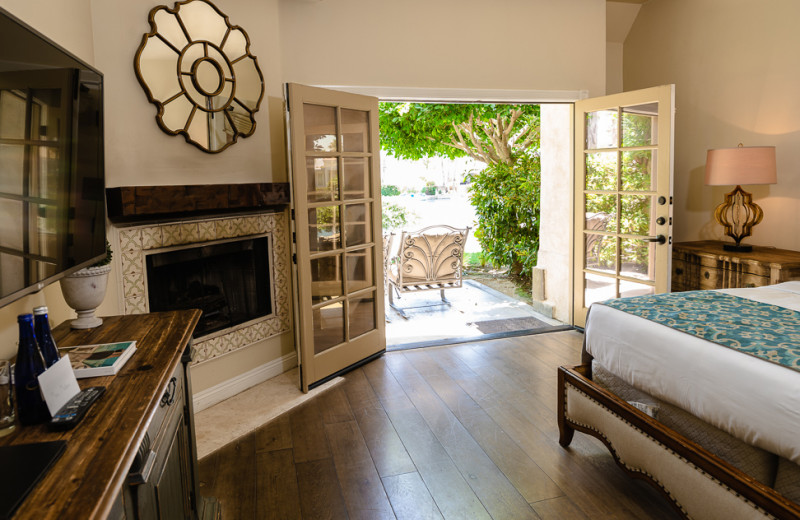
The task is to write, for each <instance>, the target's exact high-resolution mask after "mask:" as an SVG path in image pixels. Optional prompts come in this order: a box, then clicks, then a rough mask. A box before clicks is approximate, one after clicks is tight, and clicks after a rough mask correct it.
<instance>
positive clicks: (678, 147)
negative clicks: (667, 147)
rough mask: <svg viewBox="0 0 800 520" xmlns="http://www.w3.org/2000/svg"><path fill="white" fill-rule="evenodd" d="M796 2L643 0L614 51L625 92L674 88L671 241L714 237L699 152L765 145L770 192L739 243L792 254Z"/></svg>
mask: <svg viewBox="0 0 800 520" xmlns="http://www.w3.org/2000/svg"><path fill="white" fill-rule="evenodd" d="M799 19H800V2H796V1H795V0H770V1H768V2H752V1H748V0H650V1H648V2H646V3H645V4H644V5H643V6H642V8H641V11H640V12H639V15H638V17H637V19H636V22H635V23H634V25H633V27H632V29H631V31H630V33H629V35H628V38H627V40H626V41H625V48H624V86H625V90H631V89H637V88H643V87H649V86H654V85H660V84H665V83H675V85H676V87H675V92H676V107H677V112H676V116H675V121H676V128H675V228H674V229H675V240H677V241H685V240H697V239H714V238H721V237H722V228H721V227H720V226H719V225H717V224H716V223H715V222H714V219H713V214H712V213H713V210H714V207H715V206H716V205H717V204H719V203H720V202H722V200H723V197H724V193H725V192H727V191H730V189H731V188H726V187H714V188H712V187H706V186H704V185H703V172H704V168H705V159H706V151H707V150H708V149H709V148H723V147H732V146H736V145H737V144H738V143H740V142H742V143H744V144H745V145H775V146H776V147H777V156H778V184H776V185H772V186H751V187H747V186H745V189H746V190H747V191H751V192H752V193H753V196H754V200H755V201H756V202H757V203H758V204H759V205H760V206H761V207H762V208H763V209H764V220H763V222H762V223H761V224H760V225H758V226H757V227H756V228H755V229H754V236H753V237H751V238H749V239H746V242H747V243H751V244H757V245H769V246H777V247H782V248H787V249H798V250H800V232H799V231H800V229H798V227H799V226H800V224H798V223H800V204H798V199H800V146H798V139H800V95H798V92H800V52H798V49H800V31H798V30H797V27H796V25H797V20H799Z"/></svg>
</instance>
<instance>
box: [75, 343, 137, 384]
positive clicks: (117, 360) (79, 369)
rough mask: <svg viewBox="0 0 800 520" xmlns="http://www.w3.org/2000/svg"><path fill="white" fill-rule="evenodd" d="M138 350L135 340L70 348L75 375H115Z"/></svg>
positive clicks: (80, 376)
mask: <svg viewBox="0 0 800 520" xmlns="http://www.w3.org/2000/svg"><path fill="white" fill-rule="evenodd" d="M135 351H136V342H135V341H120V342H118V343H103V344H101V345H85V346H80V347H72V348H70V349H69V359H70V362H71V364H72V370H73V371H74V372H75V377H77V378H79V379H80V378H85V377H98V376H113V375H114V374H116V373H117V372H119V369H120V368H122V366H123V365H124V364H125V362H126V361H128V358H130V357H131V355H133V353H134V352H135Z"/></svg>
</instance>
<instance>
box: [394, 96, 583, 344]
mask: <svg viewBox="0 0 800 520" xmlns="http://www.w3.org/2000/svg"><path fill="white" fill-rule="evenodd" d="M558 106H561V107H562V110H561V112H560V115H561V117H562V119H563V121H561V122H560V125H559V126H560V127H561V128H566V129H570V128H571V125H570V121H571V111H570V110H568V109H567V110H566V111H564V110H563V107H565V106H566V107H567V108H568V107H569V105H558ZM539 108H540V105H538V104H531V103H526V104H514V105H512V104H508V103H503V104H497V103H485V104H476V103H469V104H464V103H459V104H448V103H420V102H415V103H412V102H400V103H397V102H394V103H392V102H385V103H382V104H381V130H380V131H381V133H382V138H381V141H382V152H381V154H382V155H381V186H382V188H381V191H382V205H383V209H384V215H383V224H384V233H385V235H384V236H386V233H390V234H391V235H390V238H389V240H390V244H391V249H390V250H389V251H388V252H387V254H386V257H387V260H388V261H387V265H386V269H387V270H388V272H389V273H390V274H389V276H388V278H387V282H388V283H387V284H386V285H387V292H389V291H391V293H390V294H389V295H388V296H391V297H392V298H391V300H393V301H390V300H389V299H388V298H387V303H386V306H385V308H386V321H387V324H386V333H387V348H388V349H399V348H408V347H411V346H417V345H420V346H422V345H425V346H427V345H430V344H431V343H432V342H435V343H445V344H446V343H453V342H458V341H462V340H464V341H466V340H475V339H477V338H482V339H483V338H485V339H489V338H494V337H506V336H510V335H521V334H530V333H535V332H540V331H546V330H551V329H552V327H558V326H562V327H563V326H564V321H566V320H564V321H559V320H558V319H554V316H553V311H554V306H553V305H552V304H547V303H546V302H544V301H543V300H545V298H546V296H545V294H544V292H543V291H539V292H538V293H537V292H536V291H534V290H533V285H532V283H531V273H532V272H534V271H535V270H534V267H535V266H536V252H537V249H538V239H539V222H540V215H539V207H540V206H539V205H540V200H541V199H542V198H543V197H541V195H540V193H539V189H540V185H541V173H542V171H541V165H540V159H541V157H540V152H541V151H542V148H541V146H540V144H539V141H540V139H539V129H540V124H539ZM448 118H450V119H448ZM459 118H460V119H459ZM552 119H553V117H552V115H551V116H549V120H552ZM398 121H402V122H398ZM435 124H436V125H438V126H434V125H435ZM443 128H444V130H442V129H443ZM448 128H455V132H453V131H450V132H449V134H448V132H447V131H446V130H447V129H448ZM429 136H430V137H429ZM561 137H562V136H559V138H561ZM415 139H416V141H415ZM434 139H436V140H437V142H436V143H435V145H432V144H431V141H433V140H434ZM570 139H571V137H570V138H568V140H567V142H569V140H570ZM550 142H555V140H554V139H549V140H548V143H550ZM416 144H418V146H419V148H414V145H416ZM551 148H552V147H551V146H550V144H548V153H553V151H552V150H551ZM562 148H563V149H562ZM562 148H559V149H556V150H554V151H555V152H558V153H561V154H562V155H563V157H557V158H553V157H549V158H548V159H547V160H546V161H545V160H544V159H541V162H542V163H545V162H546V163H547V164H548V165H553V164H559V165H560V164H564V163H566V164H569V162H570V158H571V149H570V148H569V147H562ZM504 159H505V160H504ZM509 159H511V160H509ZM560 175H563V176H564V177H563V178H562V179H559V180H558V181H557V182H552V181H548V185H557V186H564V187H566V188H567V195H568V193H569V188H570V185H571V183H570V175H571V171H570V170H569V169H568V168H567V169H563V171H561V172H560ZM566 200H567V201H569V200H570V199H569V197H568V196H567V198H566ZM545 206H546V205H545ZM560 209H561V211H564V214H563V215H561V218H560V219H558V220H557V222H559V221H560V222H565V221H569V220H570V219H571V213H568V211H569V205H568V204H567V205H565V206H563V207H561V208H560ZM552 210H553V208H550V209H549V211H552ZM565 210H566V211H565ZM429 226H450V227H451V228H455V229H461V230H464V229H468V238H467V240H466V243H465V245H464V251H463V265H462V267H463V271H462V273H461V274H462V275H463V276H462V277H463V283H460V284H459V287H457V288H455V289H452V290H451V289H448V290H446V291H445V293H446V294H447V296H446V300H447V301H446V302H445V301H443V298H442V296H443V294H442V295H440V291H438V290H422V291H414V293H413V294H408V293H406V292H405V291H404V290H403V287H402V286H400V285H398V284H396V283H394V284H393V283H392V282H391V279H392V278H397V277H398V273H400V272H401V271H403V270H409V269H411V268H412V266H414V265H415V264H414V263H413V261H410V260H409V259H408V258H407V257H406V256H404V255H405V254H406V252H404V251H403V250H401V248H402V247H403V246H404V245H405V243H406V242H407V241H408V240H413V238H411V235H409V234H408V233H409V232H410V231H413V230H418V229H420V228H427V227H429ZM570 229H571V228H570V227H569V226H568V227H567V228H566V231H567V233H568V232H569V231H570ZM476 231H477V233H476ZM433 232H434V231H431V232H430V233H433ZM439 232H440V233H441V231H439ZM558 232H559V234H562V235H563V233H562V231H561V230H559V231H558ZM404 233H405V234H404ZM563 237H564V239H563V240H562V242H561V244H559V247H563V248H564V251H563V252H562V254H563V255H564V256H568V255H569V248H570V241H569V240H568V238H567V237H568V234H567V235H563ZM549 242H552V240H550V241H549ZM551 246H552V245H551ZM526 255H527V256H526ZM401 263H402V264H403V268H402V269H401V266H400V264H401ZM569 281H570V276H569V272H568V271H566V272H565V273H564V276H563V280H561V281H559V282H558V283H555V284H554V287H563V288H566V290H567V294H568V288H569ZM540 285H541V284H540ZM437 287H438V286H437V285H435V284H432V285H429V286H427V287H426V286H423V287H421V288H422V289H426V288H427V289H436V288H437ZM417 288H419V286H415V287H414V289H417ZM409 292H410V291H409ZM551 292H552V291H551ZM534 293H535V294H536V296H538V299H537V300H536V301H532V294H534ZM393 303H394V304H395V305H393ZM532 304H533V305H532ZM534 305H536V307H534ZM565 308H567V309H568V308H569V307H568V306H566V305H565ZM562 315H563V317H564V318H568V316H569V312H568V311H566V312H563V313H562Z"/></svg>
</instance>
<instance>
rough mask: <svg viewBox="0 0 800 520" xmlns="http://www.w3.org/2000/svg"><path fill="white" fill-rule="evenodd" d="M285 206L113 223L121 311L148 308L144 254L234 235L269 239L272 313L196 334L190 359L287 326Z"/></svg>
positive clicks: (214, 354) (255, 339)
mask: <svg viewBox="0 0 800 520" xmlns="http://www.w3.org/2000/svg"><path fill="white" fill-rule="evenodd" d="M288 227H289V226H288V217H287V212H286V211H282V212H278V213H260V214H257V215H244V216H242V215H239V216H232V217H215V218H208V219H200V220H176V221H171V222H160V223H157V224H146V225H141V226H130V227H114V229H115V230H116V237H117V238H116V240H117V244H116V247H115V250H116V251H119V257H120V261H121V267H122V276H121V281H120V284H121V287H120V289H121V290H120V297H121V299H122V308H123V312H124V314H143V313H147V312H149V303H148V293H147V273H146V267H145V266H146V262H145V258H146V256H147V255H148V254H154V253H160V252H165V251H170V250H173V249H176V248H178V247H185V246H187V245H191V244H197V245H202V244H204V243H211V242H215V241H221V240H230V239H236V238H242V239H246V238H256V237H259V236H266V237H267V238H268V239H269V248H268V250H269V256H270V258H269V269H270V273H269V280H270V290H271V292H272V298H271V299H272V302H273V305H272V313H271V314H269V315H266V316H263V317H261V318H257V319H254V320H250V321H248V322H246V323H243V324H240V325H236V326H234V327H230V328H228V329H224V330H221V331H218V332H214V333H211V334H208V335H207V336H203V337H200V338H196V339H195V341H194V346H195V348H196V349H197V353H196V356H195V360H194V362H193V363H194V364H200V363H205V362H207V361H209V360H212V359H215V358H218V357H220V356H223V355H225V354H228V353H230V352H234V351H236V350H239V349H242V348H245V347H247V346H249V345H252V344H254V343H256V342H259V341H262V340H265V339H269V338H272V337H275V336H278V335H280V334H283V333H285V332H289V331H290V330H291V317H290V298H291V293H290V283H291V282H290V278H289V276H290V273H289V267H290V266H289V261H290V257H289V235H288Z"/></svg>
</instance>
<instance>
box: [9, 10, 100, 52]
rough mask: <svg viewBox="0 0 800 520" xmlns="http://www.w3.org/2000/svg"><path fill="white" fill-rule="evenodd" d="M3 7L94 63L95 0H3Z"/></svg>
mask: <svg viewBox="0 0 800 520" xmlns="http://www.w3.org/2000/svg"><path fill="white" fill-rule="evenodd" d="M0 7H2V8H3V9H5V10H6V11H8V12H10V13H11V14H12V15H14V16H16V17H17V18H19V19H20V20H22V21H23V22H25V23H26V24H28V25H30V26H31V27H33V28H34V29H36V30H37V31H39V32H40V33H42V34H44V35H45V36H47V37H48V38H50V39H51V40H53V41H54V42H56V43H57V44H59V45H61V46H62V47H64V48H65V49H67V50H69V51H70V52H71V53H72V54H74V55H76V56H77V57H79V58H80V59H82V60H83V61H85V62H87V63H89V64H93V63H94V43H93V39H92V29H93V27H92V13H91V0H58V1H57V2H53V1H52V0H0Z"/></svg>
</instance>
